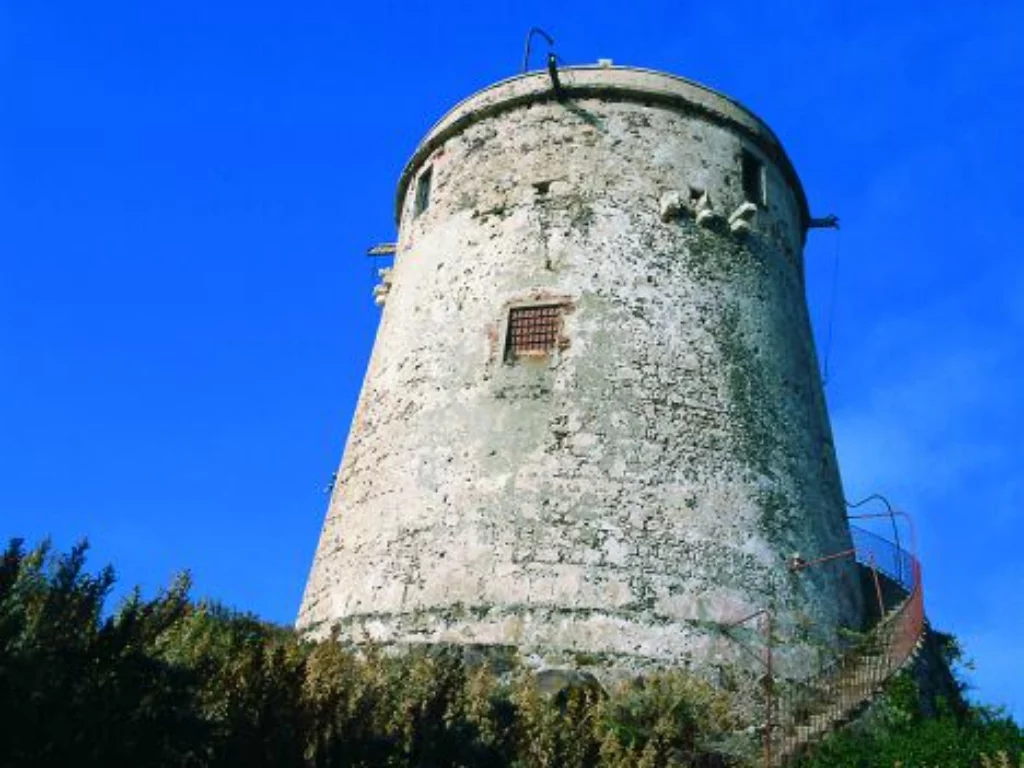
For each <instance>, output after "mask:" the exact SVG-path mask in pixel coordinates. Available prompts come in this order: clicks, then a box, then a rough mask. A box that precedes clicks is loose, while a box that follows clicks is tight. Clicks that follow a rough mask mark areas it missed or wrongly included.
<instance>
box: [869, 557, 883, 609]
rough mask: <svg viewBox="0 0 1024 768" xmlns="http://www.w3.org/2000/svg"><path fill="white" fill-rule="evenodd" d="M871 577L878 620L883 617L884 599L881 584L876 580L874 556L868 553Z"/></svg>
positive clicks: (876, 570) (876, 571)
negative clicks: (876, 602)
mask: <svg viewBox="0 0 1024 768" xmlns="http://www.w3.org/2000/svg"><path fill="white" fill-rule="evenodd" d="M868 559H869V562H870V564H871V577H872V578H873V579H874V580H875V595H876V596H877V597H878V620H879V621H882V619H884V618H885V601H884V600H883V599H882V584H881V583H880V582H879V581H878V569H877V568H876V567H875V556H874V555H873V554H872V555H869V557H868Z"/></svg>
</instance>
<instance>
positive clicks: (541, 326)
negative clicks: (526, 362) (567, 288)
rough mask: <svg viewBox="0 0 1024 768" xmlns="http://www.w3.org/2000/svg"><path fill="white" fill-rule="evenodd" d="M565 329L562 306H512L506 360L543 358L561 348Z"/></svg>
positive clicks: (509, 316)
mask: <svg viewBox="0 0 1024 768" xmlns="http://www.w3.org/2000/svg"><path fill="white" fill-rule="evenodd" d="M561 331H562V305H560V304H548V305H545V306H534V307H512V309H511V310H509V315H508V335H507V336H506V339H505V360H506V361H508V362H512V361H514V360H517V359H518V358H520V357H542V356H544V355H547V354H550V353H551V352H553V351H554V350H555V349H557V348H558V341H559V336H560V334H561Z"/></svg>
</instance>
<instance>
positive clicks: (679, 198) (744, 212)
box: [658, 187, 758, 235]
mask: <svg viewBox="0 0 1024 768" xmlns="http://www.w3.org/2000/svg"><path fill="white" fill-rule="evenodd" d="M757 210H758V209H757V206H756V205H754V204H753V203H749V202H747V203H742V204H741V205H739V206H738V207H737V208H736V210H734V211H733V212H732V213H731V214H730V215H729V218H728V221H727V220H726V219H725V217H724V216H723V215H722V214H721V213H719V212H718V211H716V210H715V208H714V206H713V205H712V203H711V195H710V194H708V192H707V190H705V189H701V188H699V187H690V191H689V194H688V195H687V194H684V193H683V192H680V191H679V190H677V189H672V190H669V191H667V192H665V193H664V194H663V195H662V196H661V198H659V200H658V213H659V215H660V216H661V220H662V221H664V222H666V223H667V222H670V221H674V220H679V219H682V218H683V217H684V216H693V218H694V221H696V222H697V225H698V226H701V227H704V228H705V229H714V230H718V231H723V230H724V227H723V225H724V224H726V223H728V228H729V231H730V232H732V233H733V234H734V235H745V234H747V233H749V232H750V231H751V229H752V228H753V225H754V220H755V219H756V218H757Z"/></svg>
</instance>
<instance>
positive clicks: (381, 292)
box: [373, 267, 394, 307]
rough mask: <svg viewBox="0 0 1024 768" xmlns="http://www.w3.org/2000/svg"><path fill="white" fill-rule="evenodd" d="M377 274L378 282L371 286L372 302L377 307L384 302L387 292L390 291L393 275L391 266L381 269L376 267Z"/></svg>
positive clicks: (381, 305)
mask: <svg viewBox="0 0 1024 768" xmlns="http://www.w3.org/2000/svg"><path fill="white" fill-rule="evenodd" d="M377 275H378V276H379V277H380V282H379V283H377V284H376V285H375V286H373V303H374V304H376V305H377V306H378V307H383V306H384V302H385V301H387V298H388V294H389V293H391V283H392V280H393V277H394V276H393V274H392V268H391V267H384V268H383V269H378V270H377Z"/></svg>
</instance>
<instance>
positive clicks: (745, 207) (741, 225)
mask: <svg viewBox="0 0 1024 768" xmlns="http://www.w3.org/2000/svg"><path fill="white" fill-rule="evenodd" d="M756 216H757V206H756V205H754V204H753V203H743V204H742V205H740V207H739V208H737V209H736V210H735V211H733V212H732V214H731V215H730V216H729V229H730V230H731V231H732V233H733V234H735V235H745V234H747V233H748V232H749V231H750V229H751V227H752V226H753V224H754V217H756Z"/></svg>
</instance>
